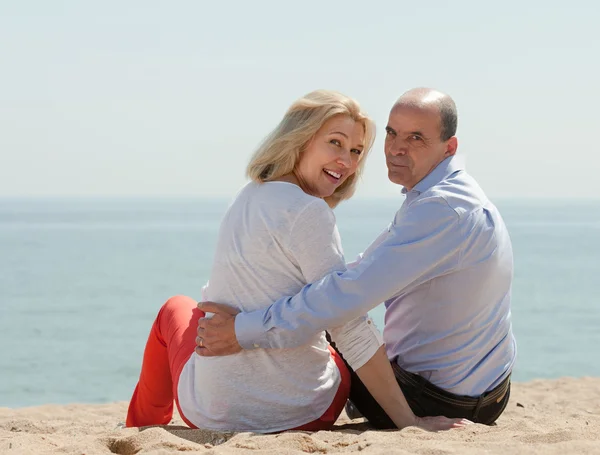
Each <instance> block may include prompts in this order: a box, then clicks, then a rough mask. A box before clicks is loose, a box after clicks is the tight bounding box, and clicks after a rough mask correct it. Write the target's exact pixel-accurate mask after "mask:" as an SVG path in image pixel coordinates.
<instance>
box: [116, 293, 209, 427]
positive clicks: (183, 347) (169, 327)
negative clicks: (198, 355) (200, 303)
mask: <svg viewBox="0 0 600 455" xmlns="http://www.w3.org/2000/svg"><path fill="white" fill-rule="evenodd" d="M201 317H204V312H203V311H200V310H199V309H198V307H197V302H196V301H195V300H193V299H191V298H190V297H186V296H182V295H179V296H176V297H172V298H170V299H169V300H167V302H166V303H165V304H164V305H163V306H162V308H161V309H160V311H159V312H158V316H157V317H156V320H155V321H154V324H153V325H152V329H151V330H150V335H149V337H148V342H147V343H146V349H145V351H144V359H143V361H142V371H141V373H140V379H139V381H138V383H137V386H136V387H135V390H134V392H133V396H132V397H131V401H130V403H129V410H128V412H127V421H126V425H127V426H128V427H141V426H146V425H165V424H168V423H169V422H170V421H171V417H172V416H173V401H174V400H175V402H176V404H177V407H178V408H179V402H178V400H177V383H178V381H179V375H180V374H181V370H182V369H183V367H184V365H185V363H186V362H187V361H188V359H189V358H190V356H191V355H192V354H193V353H194V348H195V347H196V329H197V327H198V319H199V318H201ZM180 413H181V412H180ZM181 417H182V419H183V420H184V421H185V423H187V424H188V425H189V426H191V427H193V425H192V424H191V423H190V422H188V421H187V420H186V419H185V417H184V416H183V415H182V416H181Z"/></svg>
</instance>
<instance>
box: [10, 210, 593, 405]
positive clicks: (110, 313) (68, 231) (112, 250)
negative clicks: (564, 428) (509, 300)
mask: <svg viewBox="0 0 600 455" xmlns="http://www.w3.org/2000/svg"><path fill="white" fill-rule="evenodd" d="M228 202H229V201H228V200H224V199H211V200H209V199H124V198H120V199H116V198H115V199H98V198H96V199H94V198H90V199H0V406H8V407H21V406H30V405H39V404H43V403H72V402H88V403H101V402H110V401H116V400H128V399H129V398H130V396H131V392H132V390H133V387H134V385H135V383H136V381H137V377H138V374H139V368H140V362H141V358H142V352H143V348H144V343H145V341H146V338H147V335H148V331H149V329H150V326H151V323H152V321H153V319H154V317H155V316H156V312H157V310H158V309H159V307H160V306H161V304H162V303H163V302H164V301H165V300H166V299H167V298H169V297H170V296H172V295H175V294H187V295H190V296H192V297H194V298H199V296H200V288H201V287H202V285H203V284H204V283H205V281H206V280H207V278H208V274H209V269H210V264H211V260H212V256H213V252H214V243H215V239H216V236H217V232H218V227H219V223H220V220H221V217H222V215H223V213H224V211H225V210H226V208H227V204H228ZM400 203H401V199H400V198H399V199H398V200H358V199H355V200H352V201H349V202H346V203H344V204H342V205H341V206H340V207H339V208H338V209H337V210H336V213H337V218H338V225H339V229H340V233H341V235H342V241H343V245H344V250H345V253H346V258H347V259H348V260H351V259H353V258H354V257H355V256H356V255H357V254H358V253H359V252H360V251H362V250H363V249H364V248H365V247H366V246H367V245H368V244H369V243H370V241H371V240H372V239H374V238H375V236H376V235H377V234H378V233H379V232H380V231H381V230H382V229H383V228H384V227H386V226H387V224H388V223H389V222H390V220H391V218H392V216H393V214H394V212H395V211H396V210H397V208H398V207H399V205H400ZM497 205H498V207H499V208H500V210H501V212H502V214H503V216H504V218H505V221H506V223H507V225H508V228H509V231H510V233H511V236H512V240H513V246H514V252H515V281H514V289H513V322H514V330H515V333H516V337H517V342H518V349H519V357H518V361H517V365H516V368H515V371H514V378H515V380H517V381H527V380H530V379H533V378H555V377H559V376H600V355H598V353H597V348H598V346H600V297H599V295H600V201H591V202H586V203H579V204H573V203H568V204H567V203H565V202H560V201H544V202H540V201H497ZM371 314H372V315H373V317H374V319H375V321H376V323H377V324H378V326H379V327H382V326H383V309H382V308H381V307H378V308H376V309H374V310H373V311H372V312H371Z"/></svg>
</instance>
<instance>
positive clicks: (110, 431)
mask: <svg viewBox="0 0 600 455" xmlns="http://www.w3.org/2000/svg"><path fill="white" fill-rule="evenodd" d="M126 409H127V403H126V402H119V403H111V404H102V405H92V404H73V405H45V406H38V407H31V408H20V409H9V408H0V453H2V454H5V453H6V454H15V455H16V454H36V455H37V454H44V453H61V454H86V455H92V454H110V453H116V454H122V455H129V454H136V453H144V454H174V453H179V452H186V453H203V454H241V453H256V454H273V455H274V454H301V453H324V454H325V453H359V452H360V453H367V454H389V453H398V454H421V455H442V454H454V453H460V454H481V453H486V454H503V455H506V454H517V453H528V454H530V453H533V454H566V453H569V454H571V453H572V454H591V453H600V378H581V379H573V378H561V379H558V380H538V381H532V382H528V383H517V384H513V391H512V396H511V401H510V403H509V405H508V408H507V410H506V412H505V413H504V415H503V416H502V417H501V418H500V419H499V420H498V422H497V425H495V426H492V427H486V426H483V425H470V426H469V427H467V428H465V429H457V430H451V431H448V432H442V433H428V432H425V431H422V430H420V429H417V428H407V429H404V430H402V431H374V430H371V429H369V427H368V426H367V425H366V424H365V423H363V422H362V420H349V419H348V418H347V417H345V416H343V417H341V418H340V419H339V420H338V422H337V424H336V427H335V428H334V430H333V431H320V432H317V433H305V432H289V433H282V434H277V435H257V434H252V433H237V434H229V433H217V432H212V431H203V430H190V429H187V428H186V427H185V426H184V425H183V422H182V421H181V420H180V419H179V416H175V418H174V419H173V422H172V423H171V424H170V425H168V426H164V427H150V428H144V429H141V430H139V429H134V428H121V427H120V426H119V423H120V422H122V421H123V420H124V416H125V413H126Z"/></svg>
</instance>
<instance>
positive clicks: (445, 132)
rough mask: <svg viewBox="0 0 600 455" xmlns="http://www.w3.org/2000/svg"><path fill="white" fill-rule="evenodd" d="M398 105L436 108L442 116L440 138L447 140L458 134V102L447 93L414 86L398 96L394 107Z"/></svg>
mask: <svg viewBox="0 0 600 455" xmlns="http://www.w3.org/2000/svg"><path fill="white" fill-rule="evenodd" d="M396 107H411V108H417V109H436V110H437V112H438V113H439V116H440V139H441V140H442V141H447V140H448V139H450V138H451V137H452V136H454V135H455V134H456V128H457V126H458V113H457V112H456V104H454V100H453V99H452V98H451V97H450V96H449V95H447V94H446V93H442V92H440V91H438V90H435V89H432V88H426V87H418V88H413V89H411V90H409V91H407V92H405V93H404V94H402V96H401V97H400V98H398V100H397V101H396V103H395V104H394V107H393V108H392V109H395V108H396Z"/></svg>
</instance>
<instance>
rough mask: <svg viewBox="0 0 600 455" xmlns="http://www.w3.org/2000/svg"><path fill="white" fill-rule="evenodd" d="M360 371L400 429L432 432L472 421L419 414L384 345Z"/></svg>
mask: <svg viewBox="0 0 600 455" xmlns="http://www.w3.org/2000/svg"><path fill="white" fill-rule="evenodd" d="M356 374H357V375H358V377H359V378H360V380H361V381H362V382H363V384H364V385H365V387H366V388H367V389H368V390H369V392H370V393H371V395H372V396H373V398H375V400H377V403H379V405H380V406H381V407H382V408H383V410H384V411H385V413H386V414H387V415H388V416H389V418H390V419H392V422H394V424H395V425H396V426H397V427H398V428H400V429H402V428H406V427H408V426H416V427H419V428H422V429H424V430H428V431H443V430H449V429H451V428H460V427H464V426H465V425H468V424H470V423H472V422H470V421H469V420H466V419H449V418H447V417H443V416H438V417H417V416H416V415H415V414H414V413H413V412H412V410H411V409H410V406H409V405H408V403H407V402H406V398H404V394H403V393H402V390H401V389H400V386H399V385H398V382H397V381H396V377H395V376H394V372H393V371H392V367H391V366H390V361H389V360H388V358H387V355H386V353H385V346H382V347H380V348H379V349H378V350H377V352H376V353H375V355H373V357H371V358H370V359H369V361H368V362H367V363H365V364H364V365H363V366H362V367H360V368H359V369H357V370H356Z"/></svg>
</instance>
